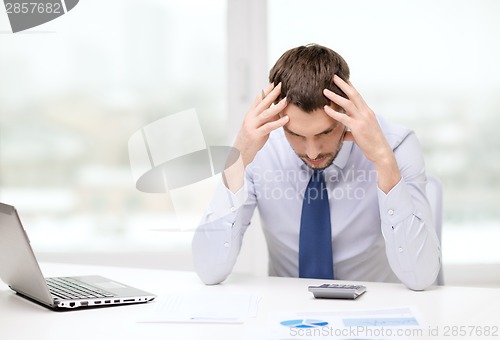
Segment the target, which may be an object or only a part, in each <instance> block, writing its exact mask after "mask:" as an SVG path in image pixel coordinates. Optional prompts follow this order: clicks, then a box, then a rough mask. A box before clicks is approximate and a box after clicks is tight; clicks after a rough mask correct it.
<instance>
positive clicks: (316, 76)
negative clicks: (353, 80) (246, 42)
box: [269, 44, 349, 112]
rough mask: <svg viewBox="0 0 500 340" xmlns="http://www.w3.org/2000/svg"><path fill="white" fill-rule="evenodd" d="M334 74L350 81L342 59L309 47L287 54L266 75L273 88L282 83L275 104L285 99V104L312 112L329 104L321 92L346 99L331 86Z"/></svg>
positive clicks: (326, 50)
mask: <svg viewBox="0 0 500 340" xmlns="http://www.w3.org/2000/svg"><path fill="white" fill-rule="evenodd" d="M334 74H336V75H338V76H339V77H340V78H342V79H343V80H345V81H347V80H348V79H349V66H348V65H347V63H346V62H345V60H344V58H342V57H341V56H340V55H339V54H338V53H336V52H334V51H332V50H331V49H329V48H327V47H324V46H321V45H316V44H311V45H306V46H299V47H296V48H292V49H291V50H288V51H286V52H285V53H284V54H283V55H282V56H281V57H280V58H279V59H278V61H277V62H276V64H275V65H274V66H273V68H272V69H271V71H270V72H269V81H270V82H271V83H274V85H278V83H280V82H281V94H280V96H279V97H278V98H277V100H276V103H277V102H278V101H280V100H281V99H283V98H284V97H286V99H287V102H288V104H294V105H296V106H298V107H299V108H300V109H301V110H303V111H305V112H312V111H314V110H317V109H320V108H323V107H324V106H325V105H330V104H331V103H332V102H331V100H329V99H328V98H326V97H325V96H324V95H323V89H329V90H330V91H333V92H335V93H336V94H338V95H340V96H342V97H344V98H347V96H346V94H345V93H344V92H343V91H342V90H341V89H339V87H338V86H337V85H335V83H334V82H333V75H334Z"/></svg>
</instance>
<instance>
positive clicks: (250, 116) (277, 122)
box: [234, 83, 288, 167]
mask: <svg viewBox="0 0 500 340" xmlns="http://www.w3.org/2000/svg"><path fill="white" fill-rule="evenodd" d="M280 92H281V83H279V84H278V85H277V86H276V87H274V85H273V84H270V85H269V86H268V87H267V88H266V89H265V90H263V91H262V94H259V95H257V97H256V98H255V100H254V101H253V104H252V106H251V107H250V109H249V110H248V112H247V113H246V114H245V119H244V120H243V124H242V126H241V129H240V132H239V133H238V136H237V137H236V141H235V144H234V147H235V148H236V149H238V150H239V151H240V153H241V157H242V159H243V165H244V166H245V167H246V166H247V165H248V164H250V163H251V162H252V161H253V159H254V158H255V155H256V154H257V152H258V151H259V150H260V149H262V147H263V146H264V144H266V142H267V139H268V138H269V134H270V133H271V132H272V131H274V130H276V129H278V128H280V127H282V126H283V125H285V124H286V123H287V122H288V116H283V117H281V118H280V116H279V113H280V112H281V111H282V110H283V109H284V108H285V107H286V98H283V99H282V100H281V101H280V102H279V103H278V104H276V105H272V103H273V102H274V101H275V100H276V98H278V96H279V94H280Z"/></svg>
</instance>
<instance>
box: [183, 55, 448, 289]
mask: <svg viewBox="0 0 500 340" xmlns="http://www.w3.org/2000/svg"><path fill="white" fill-rule="evenodd" d="M269 81H270V85H269V86H268V87H267V88H266V89H265V90H263V91H262V93H261V94H259V95H258V96H257V97H256V99H255V100H254V102H253V104H252V106H251V108H250V109H249V111H248V112H247V113H246V115H245V118H244V121H243V124H242V127H241V129H240V131H239V133H238V135H237V138H236V140H235V144H234V148H236V149H237V150H238V151H239V153H240V158H239V162H236V163H234V164H233V165H232V166H230V167H229V168H227V169H226V170H225V172H224V175H223V178H224V183H223V184H222V183H221V185H220V187H219V188H218V189H217V191H216V193H215V196H214V198H213V200H212V202H211V204H210V205H209V207H208V209H207V211H206V213H205V216H204V217H203V219H202V222H201V224H200V226H199V227H198V229H197V232H196V233H195V236H194V238H193V244H192V246H193V257H194V264H195V269H196V272H197V273H198V275H199V276H200V278H201V279H202V280H203V281H204V282H205V283H206V284H217V283H220V282H222V281H223V280H224V279H225V278H226V277H227V276H228V275H229V273H230V272H231V270H232V268H233V266H234V264H235V262H236V258H237V256H238V253H239V250H240V247H241V244H242V238H243V235H244V233H245V231H246V229H247V227H248V226H249V225H250V220H251V216H252V214H253V212H254V209H255V207H257V208H258V209H259V212H260V217H261V221H262V228H263V231H264V234H265V237H266V241H267V244H268V249H269V259H270V270H269V271H270V274H272V275H278V276H291V277H315V278H324V279H332V278H334V279H340V280H362V281H384V282H397V281H398V280H399V281H401V282H403V283H404V284H405V285H406V286H407V287H409V288H410V289H414V290H422V289H425V288H426V287H428V286H429V285H431V284H432V283H433V282H434V281H435V279H436V277H437V274H438V272H439V269H440V261H441V251H440V245H439V240H438V238H437V236H436V232H435V230H434V225H433V222H432V217H431V211H430V207H429V203H428V201H427V198H426V195H425V186H426V175H425V168H424V160H423V156H422V152H421V149H420V145H419V143H418V140H417V138H416V136H415V134H414V133H413V132H412V131H411V130H409V129H407V128H404V127H401V126H398V125H394V124H391V123H389V122H387V121H385V120H384V119H383V118H381V117H379V116H376V115H375V114H374V113H373V111H372V110H371V109H370V108H369V106H368V105H367V104H366V103H365V101H364V100H363V98H362V96H361V95H360V94H359V93H358V92H357V90H356V89H355V88H354V86H353V85H352V84H351V83H350V82H349V67H348V65H347V63H346V62H345V61H344V59H343V58H342V57H341V56H340V55H338V54H337V53H336V52H334V51H332V50H330V49H328V48H326V47H323V46H319V45H308V46H300V47H297V48H294V49H291V50H289V51H287V52H285V53H284V54H283V55H282V56H281V57H280V59H279V60H278V61H277V62H276V64H275V65H274V67H273V68H272V69H271V71H270V74H269ZM318 204H319V205H318ZM317 207H320V208H317ZM256 251H258V250H256Z"/></svg>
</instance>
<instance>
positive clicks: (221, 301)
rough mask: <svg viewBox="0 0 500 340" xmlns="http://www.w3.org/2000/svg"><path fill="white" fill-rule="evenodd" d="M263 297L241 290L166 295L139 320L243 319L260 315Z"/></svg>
mask: <svg viewBox="0 0 500 340" xmlns="http://www.w3.org/2000/svg"><path fill="white" fill-rule="evenodd" d="M259 300H260V297H259V296H257V295H253V294H239V293H230V294H224V293H215V294H213V293H212V294H207V293H192V294H191V293H190V294H177V295H168V296H163V297H160V299H158V303H157V307H156V309H155V310H154V312H153V313H151V314H149V315H146V316H145V317H144V318H143V319H142V320H139V322H142V323H148V322H149V323H161V322H179V323H183V322H193V323H243V322H244V321H245V320H246V319H247V318H248V317H255V316H257V309H258V304H259Z"/></svg>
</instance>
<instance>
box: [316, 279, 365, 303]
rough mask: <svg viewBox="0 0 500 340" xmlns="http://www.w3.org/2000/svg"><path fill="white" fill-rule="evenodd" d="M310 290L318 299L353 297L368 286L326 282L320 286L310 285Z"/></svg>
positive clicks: (361, 292)
mask: <svg viewBox="0 0 500 340" xmlns="http://www.w3.org/2000/svg"><path fill="white" fill-rule="evenodd" d="M309 291H310V292H311V293H313V295H314V297H315V298H317V299H352V300H354V299H355V298H357V297H358V296H360V295H361V294H363V293H364V292H366V286H363V285H351V284H335V283H325V284H322V285H319V286H309Z"/></svg>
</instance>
